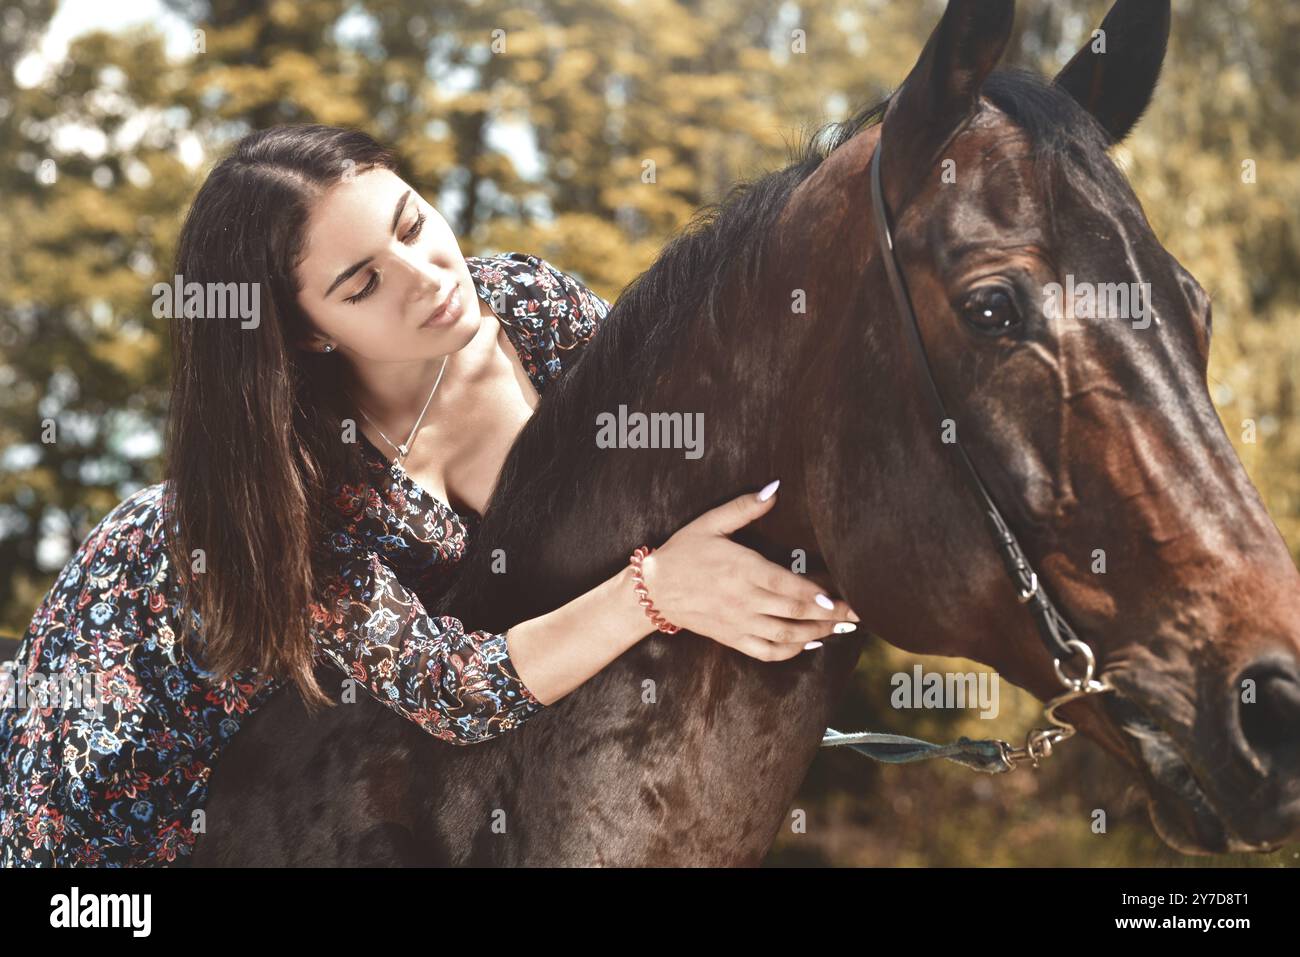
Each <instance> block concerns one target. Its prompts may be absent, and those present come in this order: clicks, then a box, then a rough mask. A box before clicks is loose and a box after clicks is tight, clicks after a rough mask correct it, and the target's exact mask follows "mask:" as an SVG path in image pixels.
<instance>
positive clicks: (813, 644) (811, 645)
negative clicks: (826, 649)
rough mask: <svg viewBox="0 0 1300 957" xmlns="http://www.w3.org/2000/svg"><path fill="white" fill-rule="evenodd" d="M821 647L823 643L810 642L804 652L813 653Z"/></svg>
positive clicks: (805, 646) (804, 647)
mask: <svg viewBox="0 0 1300 957" xmlns="http://www.w3.org/2000/svg"><path fill="white" fill-rule="evenodd" d="M821 646H822V643H821V642H820V641H810V642H808V644H806V645H804V646H803V650H804V651H812V650H813V649H814V648H820V647H821Z"/></svg>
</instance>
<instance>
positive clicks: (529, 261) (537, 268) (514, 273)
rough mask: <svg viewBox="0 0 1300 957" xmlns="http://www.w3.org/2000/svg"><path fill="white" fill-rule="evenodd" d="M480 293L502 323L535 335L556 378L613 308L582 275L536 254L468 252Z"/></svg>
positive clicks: (537, 346)
mask: <svg viewBox="0 0 1300 957" xmlns="http://www.w3.org/2000/svg"><path fill="white" fill-rule="evenodd" d="M465 262H466V264H467V265H468V266H469V271H470V275H471V276H472V277H473V279H474V284H475V286H476V287H477V289H478V294H479V296H480V297H481V298H482V299H483V300H484V301H485V302H487V303H488V304H489V305H490V306H491V307H492V310H493V312H495V313H496V314H497V315H498V316H499V317H500V318H501V319H502V321H504V322H506V323H509V324H510V325H512V326H513V327H514V328H515V329H518V330H520V331H522V332H523V333H524V334H525V335H527V336H528V337H529V339H530V344H531V345H532V346H533V347H534V348H535V350H536V352H537V353H538V355H539V358H540V360H541V361H542V363H543V364H545V365H546V366H547V368H548V370H549V371H550V372H551V375H552V378H553V377H554V376H555V375H558V373H559V372H560V371H561V368H562V366H563V364H562V363H561V361H560V356H561V355H563V354H566V353H568V354H569V355H570V357H573V356H576V354H577V352H578V351H580V350H581V347H582V346H583V345H584V344H585V343H586V342H587V341H588V340H590V339H591V338H592V336H594V335H595V334H596V332H597V331H598V330H599V328H600V326H601V324H602V322H603V320H604V319H605V318H606V317H607V316H608V315H609V312H610V309H611V306H610V304H609V303H608V302H607V301H606V300H605V299H604V298H602V297H601V296H600V295H598V294H597V293H595V292H593V291H592V290H591V289H590V288H589V287H588V286H587V285H586V283H584V282H583V281H582V280H581V279H579V278H578V277H577V276H574V275H572V274H570V273H567V272H565V271H563V270H561V269H558V268H556V267H555V266H554V265H552V264H551V263H549V262H547V261H546V260H545V259H543V258H542V257H540V256H535V255H533V254H531V253H520V252H507V253H501V254H500V255H495V256H467V257H465Z"/></svg>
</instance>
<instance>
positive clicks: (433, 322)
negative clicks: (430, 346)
mask: <svg viewBox="0 0 1300 957" xmlns="http://www.w3.org/2000/svg"><path fill="white" fill-rule="evenodd" d="M459 318H460V286H457V287H456V288H455V289H453V290H452V291H451V295H450V296H448V297H447V301H446V302H445V303H443V304H442V310H441V311H440V312H436V313H434V314H433V315H432V316H430V317H429V318H428V319H426V320H424V322H422V323H420V328H421V329H428V328H430V327H431V326H441V325H444V324H446V323H449V322H455V321H456V320H457V319H459Z"/></svg>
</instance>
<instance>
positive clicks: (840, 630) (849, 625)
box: [831, 621, 858, 635]
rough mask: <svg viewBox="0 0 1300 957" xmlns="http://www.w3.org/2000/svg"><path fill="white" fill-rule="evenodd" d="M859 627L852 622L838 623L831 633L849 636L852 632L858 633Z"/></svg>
mask: <svg viewBox="0 0 1300 957" xmlns="http://www.w3.org/2000/svg"><path fill="white" fill-rule="evenodd" d="M857 630H858V626H857V625H855V624H853V622H851V621H837V622H836V623H835V627H834V628H832V629H831V631H833V632H835V634H837V635H847V634H848V633H849V632H851V631H857Z"/></svg>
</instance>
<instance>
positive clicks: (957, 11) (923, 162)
mask: <svg viewBox="0 0 1300 957" xmlns="http://www.w3.org/2000/svg"><path fill="white" fill-rule="evenodd" d="M1015 8H1016V5H1015V0H949V3H948V8H947V9H946V10H945V11H944V14H943V19H942V20H940V21H939V25H938V26H937V27H935V28H934V32H933V33H932V34H930V39H929V41H928V42H927V43H926V44H925V49H923V50H922V51H921V56H920V58H919V59H918V60H917V61H916V65H915V66H914V67H912V72H910V73H909V74H908V75H907V79H905V80H904V81H903V85H902V86H901V87H900V88H899V89H898V92H897V93H896V94H895V95H894V97H893V98H892V99H891V101H890V104H889V109H888V110H886V111H885V118H884V131H883V133H882V135H883V136H884V141H885V152H884V154H883V155H882V156H881V167H882V169H881V172H882V173H883V174H884V175H883V178H884V185H885V194H886V199H887V200H888V202H889V204H890V206H891V207H892V208H894V209H898V208H899V207H900V206H901V204H902V202H903V201H904V198H905V196H904V193H905V191H906V190H907V183H908V182H909V181H911V180H915V178H916V176H915V173H916V171H917V170H929V169H930V168H931V167H932V166H934V164H935V162H936V161H937V159H938V158H939V154H940V152H941V151H942V150H943V148H944V147H945V146H946V145H947V143H948V141H949V140H950V139H951V138H952V136H953V134H954V133H956V132H957V131H958V130H959V129H960V128H961V127H962V125H963V124H964V123H965V122H966V119H967V118H968V117H969V116H970V114H971V113H972V112H973V111H974V110H975V107H976V104H977V103H978V101H979V94H980V86H981V85H982V84H983V83H984V78H985V77H986V76H988V75H989V73H990V72H991V71H992V70H993V67H994V66H996V65H997V62H998V60H999V59H1001V57H1002V51H1003V50H1004V49H1006V45H1007V40H1008V39H1009V38H1010V36H1011V22H1012V20H1013V19H1014V17H1015Z"/></svg>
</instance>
